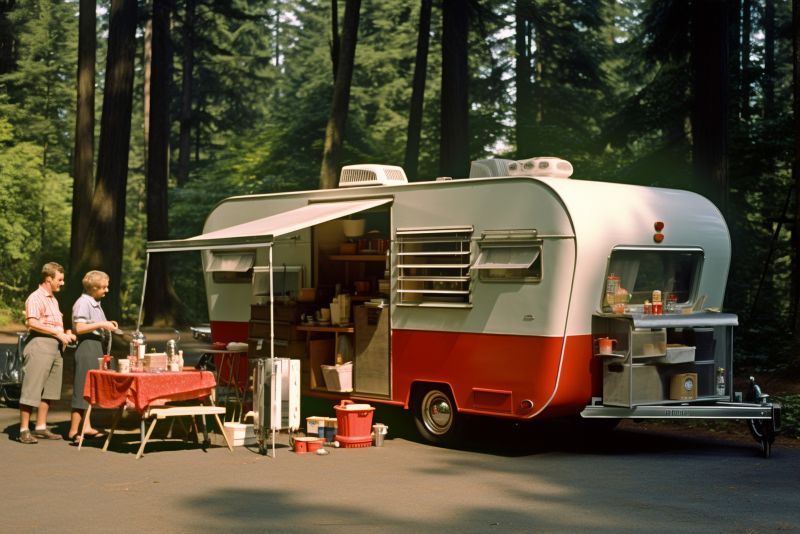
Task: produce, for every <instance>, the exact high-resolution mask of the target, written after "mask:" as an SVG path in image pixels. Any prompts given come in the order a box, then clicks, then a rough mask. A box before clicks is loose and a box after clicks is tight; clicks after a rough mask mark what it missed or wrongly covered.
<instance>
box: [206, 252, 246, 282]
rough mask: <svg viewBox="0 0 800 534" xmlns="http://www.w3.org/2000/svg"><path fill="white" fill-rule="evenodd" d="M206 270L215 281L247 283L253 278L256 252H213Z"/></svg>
mask: <svg viewBox="0 0 800 534" xmlns="http://www.w3.org/2000/svg"><path fill="white" fill-rule="evenodd" d="M210 254H211V256H210V258H209V261H208V263H207V264H206V271H207V272H210V273H212V277H213V278H214V282H216V283H222V284H226V283H227V284H236V283H247V284H249V283H250V281H251V280H252V279H253V263H254V262H255V259H256V255H255V252H252V251H247V252H211V253H210Z"/></svg>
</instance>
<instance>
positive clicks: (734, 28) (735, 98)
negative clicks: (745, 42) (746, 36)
mask: <svg viewBox="0 0 800 534" xmlns="http://www.w3.org/2000/svg"><path fill="white" fill-rule="evenodd" d="M728 21H729V25H728V51H729V53H728V56H729V57H730V87H731V94H730V100H731V114H732V115H733V117H734V118H736V119H738V118H739V117H740V106H741V100H740V94H741V90H742V68H741V67H742V64H741V61H742V55H741V54H742V44H741V38H742V0H728Z"/></svg>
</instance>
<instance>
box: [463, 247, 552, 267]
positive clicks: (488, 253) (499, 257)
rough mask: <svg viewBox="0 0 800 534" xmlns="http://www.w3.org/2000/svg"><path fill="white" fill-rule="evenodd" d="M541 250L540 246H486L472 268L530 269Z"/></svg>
mask: <svg viewBox="0 0 800 534" xmlns="http://www.w3.org/2000/svg"><path fill="white" fill-rule="evenodd" d="M540 250H541V249H540V248H539V247H538V246H508V245H499V246H484V247H481V253H480V254H479V255H478V259H476V260H475V264H474V265H473V266H472V269H477V270H480V269H528V268H529V267H530V266H531V265H533V262H535V261H536V258H538V257H539V252H540Z"/></svg>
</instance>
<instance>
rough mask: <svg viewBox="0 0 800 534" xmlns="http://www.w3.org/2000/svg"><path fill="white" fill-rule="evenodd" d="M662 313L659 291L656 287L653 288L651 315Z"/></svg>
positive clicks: (662, 307)
mask: <svg viewBox="0 0 800 534" xmlns="http://www.w3.org/2000/svg"><path fill="white" fill-rule="evenodd" d="M663 313H664V306H663V304H662V303H661V291H659V290H658V289H655V290H653V315H662V314H663Z"/></svg>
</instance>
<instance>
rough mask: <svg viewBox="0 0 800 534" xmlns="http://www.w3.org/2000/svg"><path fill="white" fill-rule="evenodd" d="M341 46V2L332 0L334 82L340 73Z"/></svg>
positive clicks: (332, 65) (332, 63)
mask: <svg viewBox="0 0 800 534" xmlns="http://www.w3.org/2000/svg"><path fill="white" fill-rule="evenodd" d="M339 45H340V42H339V0H331V67H332V68H333V81H334V82H336V73H337V72H339Z"/></svg>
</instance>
